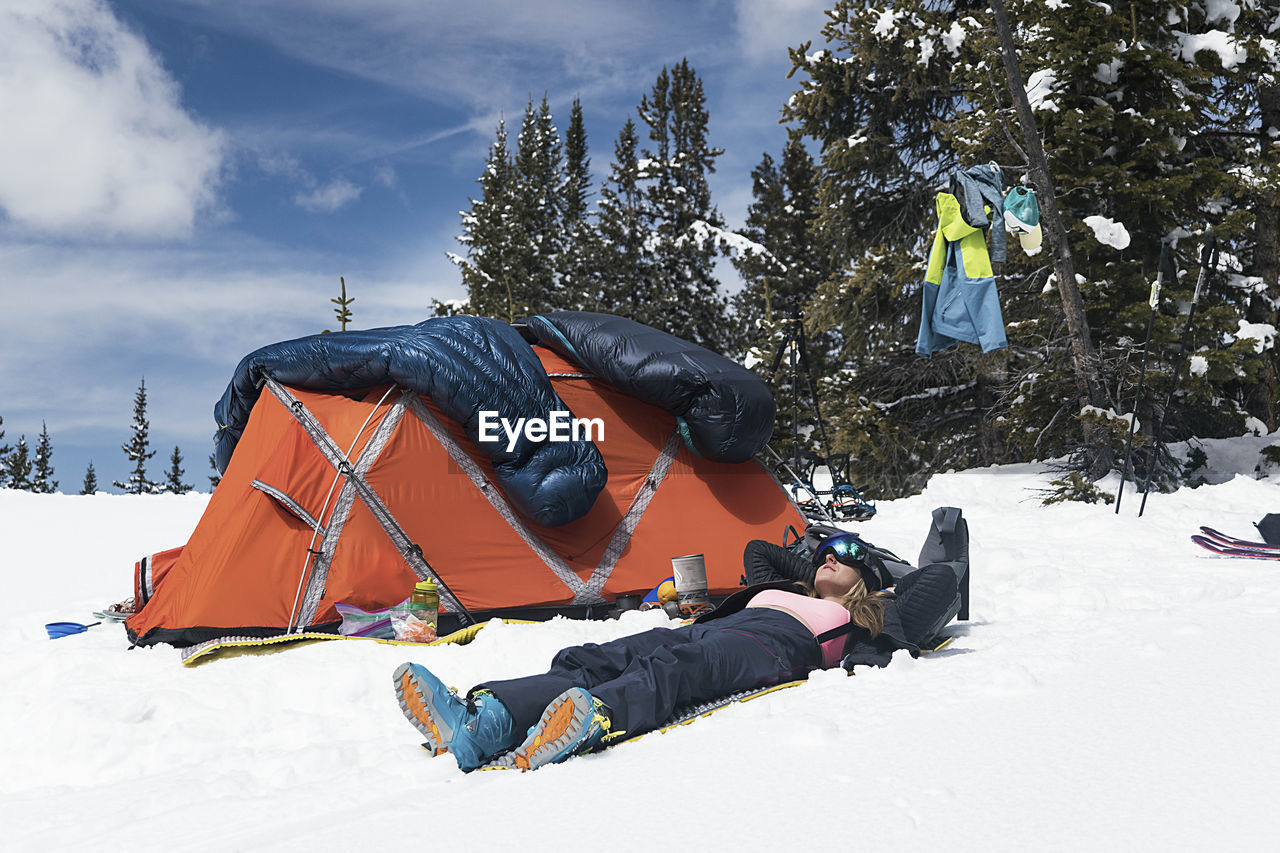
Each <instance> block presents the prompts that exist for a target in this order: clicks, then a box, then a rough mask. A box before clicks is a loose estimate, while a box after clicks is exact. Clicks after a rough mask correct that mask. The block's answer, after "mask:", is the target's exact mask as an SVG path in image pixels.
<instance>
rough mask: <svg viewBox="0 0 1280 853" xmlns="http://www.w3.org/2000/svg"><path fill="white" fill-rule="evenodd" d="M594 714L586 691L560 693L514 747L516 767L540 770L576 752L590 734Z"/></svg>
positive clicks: (575, 689) (573, 690) (579, 689)
mask: <svg viewBox="0 0 1280 853" xmlns="http://www.w3.org/2000/svg"><path fill="white" fill-rule="evenodd" d="M595 713H596V709H595V703H594V702H593V701H592V699H591V697H590V695H588V694H587V692H586V691H585V690H583V689H581V688H578V687H572V688H570V689H568V690H566V691H565V692H564V693H561V694H560V695H559V696H557V697H556V698H555V699H553V700H551V704H550V705H548V706H547V710H545V711H543V712H542V718H541V719H540V720H538V723H537V725H535V726H534V727H533V728H532V729H530V730H529V736H528V737H527V738H525V740H524V743H522V744H520V745H519V746H517V747H516V748H515V750H514V752H513V753H512V755H513V757H514V759H515V765H516V767H518V768H520V769H521V770H537V769H538V768H539V767H542V766H543V765H546V764H555V763H557V762H560V761H564V760H565V759H566V758H568V757H570V756H571V755H573V754H574V751H575V749H576V748H577V747H578V745H579V744H581V743H582V742H583V741H584V740H585V739H586V738H587V736H588V735H589V734H590V732H591V722H592V720H593V719H594V717H595Z"/></svg>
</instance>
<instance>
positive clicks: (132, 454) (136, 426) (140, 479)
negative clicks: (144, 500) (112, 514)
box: [114, 378, 159, 495]
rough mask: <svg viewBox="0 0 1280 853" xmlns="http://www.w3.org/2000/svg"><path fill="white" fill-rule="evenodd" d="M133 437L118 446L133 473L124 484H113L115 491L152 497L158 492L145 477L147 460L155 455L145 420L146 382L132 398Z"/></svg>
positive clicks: (148, 425) (116, 482)
mask: <svg viewBox="0 0 1280 853" xmlns="http://www.w3.org/2000/svg"><path fill="white" fill-rule="evenodd" d="M132 429H133V435H132V436H130V438H129V440H128V441H126V442H125V443H124V444H123V445H121V446H120V449H121V450H123V451H124V452H125V455H126V456H128V457H129V461H130V462H132V463H133V471H132V472H130V474H129V479H128V480H127V481H125V482H123V483H122V482H120V481H119V480H117V481H115V482H114V485H115V487H116V488H117V489H124V491H125V493H126V494H130V495H153V494H155V493H156V492H157V491H159V489H158V487H157V485H156V483H155V482H154V481H153V480H151V479H149V478H148V477H147V460H148V459H150V458H151V457H153V456H155V455H156V452H155V451H154V450H152V449H151V442H150V439H149V438H148V433H149V432H150V430H151V423H150V422H149V421H148V420H147V380H146V379H145V378H143V380H142V381H141V382H139V383H138V391H137V393H136V394H135V395H134V398H133V424H132Z"/></svg>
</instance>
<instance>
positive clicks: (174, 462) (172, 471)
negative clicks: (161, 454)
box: [161, 445, 191, 495]
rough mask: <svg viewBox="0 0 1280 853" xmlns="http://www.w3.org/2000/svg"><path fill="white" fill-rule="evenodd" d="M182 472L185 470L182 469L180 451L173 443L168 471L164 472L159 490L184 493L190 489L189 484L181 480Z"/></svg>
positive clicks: (177, 493)
mask: <svg viewBox="0 0 1280 853" xmlns="http://www.w3.org/2000/svg"><path fill="white" fill-rule="evenodd" d="M184 473H186V472H185V471H183V470H182V451H181V450H179V449H178V447H177V445H174V448H173V453H172V454H171V455H170V456H169V471H168V473H166V474H165V480H164V485H163V486H162V487H161V491H165V492H170V493H171V494H175V495H185V494H186V493H187V492H189V491H191V485H190V484H189V483H184V482H182V475H183V474H184Z"/></svg>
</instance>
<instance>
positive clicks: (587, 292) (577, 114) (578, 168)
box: [556, 98, 597, 310]
mask: <svg viewBox="0 0 1280 853" xmlns="http://www.w3.org/2000/svg"><path fill="white" fill-rule="evenodd" d="M561 196H562V198H561V210H562V211H563V214H562V216H563V220H562V225H561V227H562V238H563V242H562V245H561V262H560V276H561V281H560V297H559V299H558V300H557V306H556V307H558V308H564V309H571V310H582V309H588V310H590V309H592V308H596V307H597V305H596V292H595V290H596V287H595V282H594V281H593V277H592V270H591V266H592V259H593V258H594V257H595V256H596V247H595V243H596V233H595V230H594V229H593V228H592V227H591V221H590V220H589V219H588V217H587V212H588V206H589V203H590V198H591V158H590V157H589V156H588V154H587V129H586V125H585V124H584V122H583V118H582V102H581V100H579V99H578V98H574V99H573V107H572V109H571V110H570V111H569V129H568V130H567V131H566V132H565V137H564V188H563V191H562V193H561Z"/></svg>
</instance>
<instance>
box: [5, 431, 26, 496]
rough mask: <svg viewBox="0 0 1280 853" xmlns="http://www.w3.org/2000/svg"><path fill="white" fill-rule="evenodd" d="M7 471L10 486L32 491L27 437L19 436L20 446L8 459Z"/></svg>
mask: <svg viewBox="0 0 1280 853" xmlns="http://www.w3.org/2000/svg"><path fill="white" fill-rule="evenodd" d="M5 473H6V474H7V479H8V481H9V488H11V489H21V490H23V491H28V492H29V491H31V485H32V484H31V455H30V452H29V451H28V450H27V437H26V436H25V435H20V436H18V446H17V447H15V448H14V449H13V452H11V453H10V454H9V456H8V457H7V459H6V465H5Z"/></svg>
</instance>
